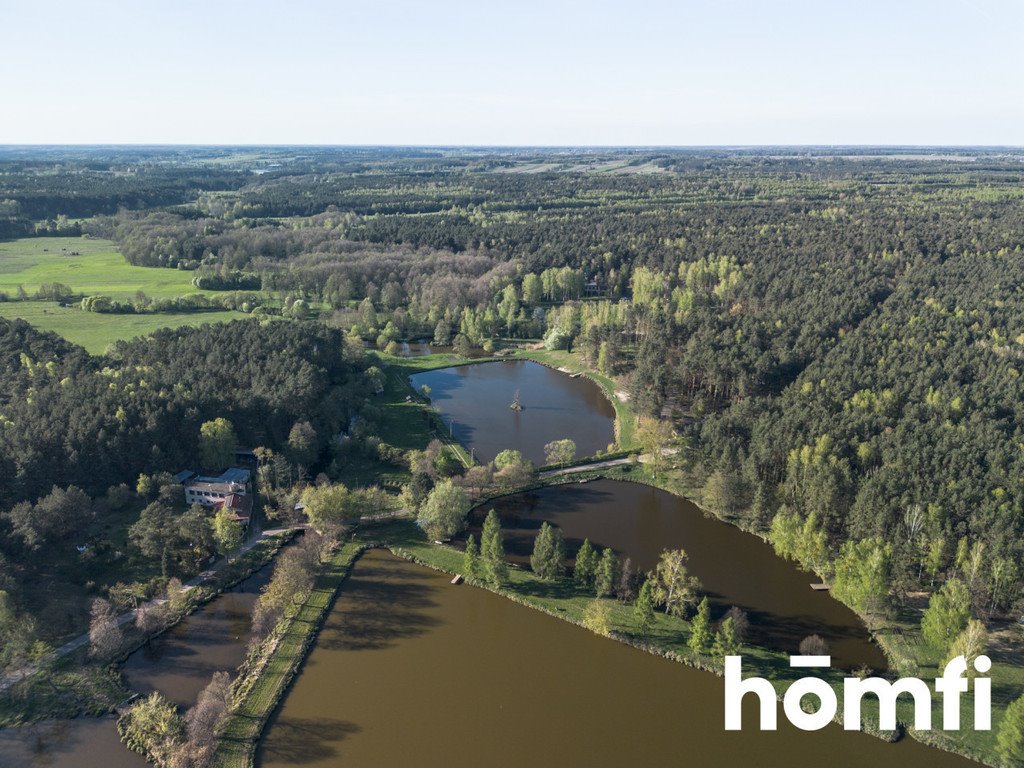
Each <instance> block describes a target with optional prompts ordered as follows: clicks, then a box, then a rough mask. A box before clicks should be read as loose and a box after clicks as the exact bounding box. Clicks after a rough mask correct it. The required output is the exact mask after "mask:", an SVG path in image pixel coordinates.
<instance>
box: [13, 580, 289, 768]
mask: <svg viewBox="0 0 1024 768" xmlns="http://www.w3.org/2000/svg"><path fill="white" fill-rule="evenodd" d="M271 573H272V566H269V565H268V566H265V567H264V568H262V569H261V570H259V571H257V572H256V573H254V574H253V575H252V576H250V577H249V578H247V579H246V580H244V581H242V582H240V583H239V584H237V585H235V586H234V587H232V588H231V589H229V590H227V591H225V592H224V593H222V594H221V595H219V596H217V597H216V598H214V599H213V600H211V601H210V602H209V603H207V604H206V605H204V606H203V607H202V608H200V609H199V610H198V611H196V612H195V613H193V614H191V615H190V616H187V617H185V618H184V619H183V620H182V621H180V622H179V623H178V624H176V625H175V626H174V627H172V628H171V629H170V630H168V631H167V632H165V633H163V634H162V635H160V636H158V637H156V638H155V639H154V640H153V641H152V642H151V643H150V644H149V645H147V646H144V647H142V648H141V649H139V650H138V651H135V652H134V653H133V654H131V655H130V656H129V657H128V659H127V660H126V661H125V663H124V666H123V668H122V672H123V673H124V677H125V681H126V682H127V684H128V687H129V688H131V689H132V690H133V691H136V692H138V693H141V694H148V693H151V692H152V691H160V693H162V694H163V695H164V696H166V697H167V698H168V699H169V700H171V701H173V702H174V703H175V704H178V705H179V706H181V707H182V708H187V707H189V706H191V705H192V704H193V703H194V702H195V700H196V697H197V696H198V694H199V692H200V691H201V690H202V689H203V688H205V687H206V684H207V683H209V682H210V678H211V677H212V676H213V673H214V672H220V671H226V672H230V673H232V674H234V673H235V670H236V668H237V667H238V665H239V664H241V663H242V660H243V659H244V658H245V648H246V645H247V644H248V642H249V630H250V624H251V616H252V609H253V605H254V604H255V602H256V598H257V597H258V596H259V592H260V590H261V589H262V588H263V586H264V585H265V584H266V583H267V582H268V581H269V580H270V576H271ZM146 765H147V763H146V761H145V760H143V759H142V756H141V755H137V754H135V753H133V752H130V751H128V750H127V749H126V748H125V747H124V745H122V744H121V742H120V739H119V738H118V734H117V726H116V724H115V719H114V717H113V716H109V717H100V718H95V717H79V718H75V719H73V720H54V721H46V722H42V723H35V724H32V725H29V726H25V727H22V728H9V729H2V730H0V767H3V768H6V766H25V767H26V768H37V767H38V768H43V766H46V767H47V768H142V767H143V766H146Z"/></svg>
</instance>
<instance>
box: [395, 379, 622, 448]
mask: <svg viewBox="0 0 1024 768" xmlns="http://www.w3.org/2000/svg"><path fill="white" fill-rule="evenodd" d="M410 381H411V382H412V385H413V386H414V387H415V388H416V389H419V388H420V387H421V386H422V385H424V384H426V385H427V386H428V387H430V390H431V393H430V399H431V401H432V402H433V404H434V405H435V406H436V407H437V408H438V410H439V411H440V412H441V414H442V415H443V416H444V418H445V422H446V423H450V424H451V426H452V434H453V436H454V437H455V438H456V439H457V440H458V441H459V442H460V443H462V444H463V445H465V446H466V447H467V448H471V449H473V450H474V451H475V452H476V458H477V459H478V460H480V461H490V460H492V459H493V458H494V457H495V456H497V455H498V454H499V453H500V452H501V451H503V450H505V449H506V448H515V449H517V450H519V451H522V453H523V455H524V456H526V458H528V459H530V460H531V461H533V462H535V463H536V464H538V465H540V464H544V463H545V461H544V446H545V444H547V443H549V442H551V441H552V440H561V439H564V438H569V439H571V440H574V441H575V442H576V449H577V450H576V453H577V455H578V456H591V455H593V454H594V453H595V452H597V451H599V450H601V451H603V450H605V449H606V448H607V447H608V445H609V444H610V443H612V442H614V440H615V409H614V408H613V407H612V404H611V403H610V402H609V401H608V398H606V397H605V396H604V393H603V392H602V391H601V389H600V387H598V386H597V385H596V384H595V383H594V382H592V381H590V380H589V379H587V378H584V377H582V376H580V377H577V378H572V377H570V376H568V375H567V374H564V373H560V372H558V371H555V370H552V369H550V368H547V367H545V366H543V365H540V364H539V363H534V362H531V361H529V360H506V361H501V362H494V363H486V364H479V365H459V366H455V367H453V368H441V369H438V370H435V371H426V372H424V373H417V374H415V375H414V376H412V377H410ZM516 390H519V397H520V402H521V403H522V404H523V406H524V410H522V411H515V410H513V409H512V408H510V407H509V406H510V405H511V403H512V400H513V398H514V397H515V393H516Z"/></svg>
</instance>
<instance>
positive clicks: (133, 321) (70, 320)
mask: <svg viewBox="0 0 1024 768" xmlns="http://www.w3.org/2000/svg"><path fill="white" fill-rule="evenodd" d="M167 271H170V270H167ZM0 317H5V318H8V319H13V318H21V319H22V320H25V321H26V322H29V323H31V324H32V325H34V326H35V327H36V328H39V329H40V330H42V331H53V332H54V333H57V334H59V335H61V336H63V337H64V338H65V339H67V340H68V341H70V342H73V343H75V344H80V345H81V346H83V347H85V349H86V350H88V352H90V353H91V354H94V355H99V354H102V353H103V352H104V350H106V348H107V347H108V346H110V345H111V344H113V343H114V342H115V341H119V340H121V339H132V338H135V337H136V336H145V335H147V334H150V333H152V332H153V331H155V330H157V329H158V328H177V327H178V326H181V325H202V324H204V323H216V322H218V321H221V320H234V319H236V318H241V317H246V315H245V314H244V313H242V312H232V311H224V312H167V313H161V314H153V315H113V314H111V315H106V314H100V313H97V312H83V311H82V310H80V309H78V308H77V307H70V308H69V307H61V306H58V305H57V304H56V303H55V302H52V301H10V302H0Z"/></svg>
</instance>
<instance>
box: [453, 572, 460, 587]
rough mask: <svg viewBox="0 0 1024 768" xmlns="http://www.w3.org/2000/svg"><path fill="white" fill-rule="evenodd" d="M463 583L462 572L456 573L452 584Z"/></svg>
mask: <svg viewBox="0 0 1024 768" xmlns="http://www.w3.org/2000/svg"><path fill="white" fill-rule="evenodd" d="M461 583H462V574H461V573H456V574H455V578H454V579H452V584H461Z"/></svg>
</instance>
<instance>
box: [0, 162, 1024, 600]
mask: <svg viewBox="0 0 1024 768" xmlns="http://www.w3.org/2000/svg"><path fill="white" fill-rule="evenodd" d="M125 152H126V153H127V154H124V155H119V154H118V153H117V151H115V150H101V149H96V150H92V151H87V150H80V152H79V154H77V155H76V154H74V153H72V154H70V155H51V154H48V153H46V152H43V151H40V152H39V153H37V154H35V155H33V154H32V153H31V152H29V151H28V150H25V151H24V152H22V153H20V154H19V153H11V154H9V155H7V156H2V157H0V168H2V173H0V220H3V221H4V222H6V223H5V224H3V225H0V226H3V227H6V229H3V230H2V231H0V235H2V234H5V233H6V234H8V235H10V234H21V233H24V232H28V231H35V232H37V233H38V234H47V233H51V232H54V231H57V230H58V229H59V226H63V227H65V229H66V228H67V227H69V226H74V227H77V228H79V229H81V230H82V231H84V232H87V233H89V234H91V235H94V236H100V237H107V238H110V239H112V240H114V241H115V242H116V243H117V244H118V245H119V247H120V249H121V250H122V252H123V253H124V255H125V257H126V259H127V260H128V261H129V262H131V263H132V264H137V265H142V266H148V267H154V268H167V269H179V270H190V271H194V272H195V275H196V277H195V278H194V284H196V285H202V286H203V287H207V288H210V289H213V290H225V291H248V292H249V294H247V295H246V296H245V299H244V302H242V301H241V300H239V301H237V302H235V304H233V306H236V305H237V306H239V307H240V308H243V311H249V312H252V313H253V314H284V315H287V314H290V315H292V316H294V317H299V318H304V317H314V318H320V319H322V320H326V321H327V325H325V324H323V323H316V322H312V321H309V320H306V321H304V322H303V324H302V325H295V324H293V323H270V324H269V325H261V324H259V323H257V322H252V323H238V324H233V325H229V326H214V327H213V328H209V329H204V330H201V331H198V330H197V331H175V332H162V333H158V334H156V335H155V336H154V337H153V338H152V339H151V340H148V341H137V342H131V343H124V344H122V345H120V346H119V347H118V349H117V350H116V352H115V354H114V355H113V358H112V359H95V358H89V357H88V356H86V355H84V354H83V353H82V352H81V351H80V350H76V349H74V348H71V347H70V346H69V345H67V344H65V343H62V342H61V341H60V340H59V339H57V338H54V337H46V336H43V335H41V334H37V333H35V332H33V331H32V330H31V329H29V328H27V327H25V326H24V325H23V324H17V323H16V324H8V325H7V326H5V327H4V329H3V346H2V354H3V360H4V369H3V374H2V375H3V377H4V378H3V382H2V383H3V387H2V391H3V392H4V395H3V401H2V407H0V413H2V416H0V418H2V420H3V424H4V425H5V427H4V429H3V432H2V433H0V438H2V440H3V457H2V460H0V481H2V488H3V491H2V493H3V499H2V502H3V504H6V505H11V504H14V503H15V502H18V501H22V500H25V499H35V498H38V497H40V496H42V495H43V494H44V493H46V492H47V491H49V489H50V488H51V486H53V485H55V484H56V485H58V486H65V485H68V484H73V485H76V486H81V487H82V488H85V489H87V490H89V491H95V490H102V489H103V488H106V487H108V486H110V485H111V484H114V483H116V482H122V481H124V480H125V478H126V477H128V476H131V475H133V473H135V474H137V473H138V472H139V471H148V470H150V469H151V468H153V467H156V466H167V465H169V464H177V463H182V462H185V461H187V460H188V457H189V455H190V453H191V452H192V451H193V450H194V439H195V434H196V431H197V429H198V427H199V424H201V423H202V422H204V421H205V420H207V419H209V418H213V417H214V416H226V417H227V418H230V419H231V420H232V421H233V422H234V423H235V424H236V425H237V426H238V428H239V431H240V436H241V437H243V438H244V441H245V442H247V443H252V444H265V445H268V446H275V445H280V444H281V442H282V441H283V440H285V439H286V437H287V434H288V431H289V429H290V428H291V427H292V425H293V424H294V423H295V422H296V421H297V420H299V419H309V420H311V421H313V422H315V423H316V427H317V430H316V431H317V433H318V434H322V435H326V434H330V432H331V430H336V429H337V427H338V425H339V424H340V423H342V422H343V421H344V420H345V419H347V418H348V417H349V416H350V415H351V414H352V412H353V410H352V408H351V407H350V406H351V404H352V403H353V402H355V401H356V399H357V398H356V394H355V393H354V391H350V390H354V389H357V388H358V386H362V385H361V384H355V383H351V384H349V383H347V382H354V381H355V379H352V378H351V373H352V367H351V365H350V364H349V363H348V362H347V361H346V359H345V357H344V355H343V354H342V351H341V350H342V349H343V347H344V344H343V342H342V332H344V333H345V334H347V336H348V337H349V338H350V339H351V338H358V339H361V340H363V341H364V342H365V343H367V344H369V345H371V346H373V345H376V346H379V347H380V348H382V349H383V348H386V347H387V345H388V344H390V343H393V342H395V341H397V340H401V339H416V338H428V339H433V340H435V341H436V342H438V343H451V342H452V341H453V340H454V341H456V342H461V343H463V344H472V345H475V346H484V348H485V349H486V348H487V347H486V345H487V344H488V343H493V342H496V341H500V340H502V339H539V338H543V339H544V341H545V343H546V344H547V345H548V346H549V348H563V349H564V348H571V349H575V350H578V351H580V352H582V353H583V354H584V356H585V357H586V358H587V359H588V360H589V361H590V362H591V364H592V365H593V366H594V367H599V368H600V369H601V370H602V371H603V372H604V373H607V374H608V375H612V376H615V377H617V379H618V380H619V381H621V382H623V384H624V386H626V387H627V388H629V389H630V391H631V395H632V401H633V403H634V404H635V406H636V407H637V409H638V410H639V411H641V412H642V413H644V414H648V415H652V416H655V415H661V416H663V417H665V418H667V419H670V420H671V421H672V423H673V424H674V425H675V427H676V429H677V431H678V435H679V442H680V444H681V445H683V446H684V447H685V449H686V450H685V451H684V455H685V458H686V472H687V473H688V478H689V481H690V482H691V483H692V484H696V485H701V486H706V487H707V488H708V489H709V493H708V494H707V498H708V499H709V500H712V503H713V504H714V505H715V506H716V507H717V509H716V511H719V512H722V513H723V514H727V515H730V516H732V517H734V518H743V519H744V520H745V524H747V525H749V526H751V527H753V528H756V529H758V530H760V531H763V532H765V533H767V534H769V535H773V536H777V535H780V531H782V530H783V529H785V528H786V527H787V526H788V527H789V529H793V528H794V526H795V527H796V528H798V529H800V530H801V531H802V532H803V533H802V534H801V535H805V536H810V537H824V541H825V548H826V551H827V552H828V553H831V554H833V555H834V554H835V553H837V552H839V550H840V548H841V547H842V545H843V544H844V543H845V542H848V541H860V540H873V541H878V540H885V541H887V542H891V543H892V546H893V549H894V551H893V556H892V560H893V570H892V576H891V580H892V586H893V587H894V590H895V592H896V594H897V595H899V594H903V593H905V592H907V591H909V590H914V589H918V588H925V589H927V588H929V587H930V586H931V583H930V581H929V576H928V573H931V574H932V576H931V581H934V574H935V573H936V572H937V571H938V570H950V571H952V570H958V569H960V570H962V565H963V563H964V562H965V561H966V559H967V558H968V557H969V556H970V554H971V553H974V556H975V559H976V561H977V562H978V563H980V564H981V565H979V568H978V569H976V570H975V571H973V572H972V577H971V579H970V585H969V586H970V588H971V590H972V598H973V600H974V603H975V605H976V606H982V605H984V606H986V610H987V611H988V612H990V613H991V612H992V611H1003V612H1006V611H1010V610H1012V609H1014V606H1016V609H1017V610H1018V611H1019V609H1020V599H1021V590H1020V586H1021V583H1022V579H1024V573H1022V572H1021V571H1020V569H1019V568H1018V566H1017V564H1018V563H1020V562H1021V561H1022V559H1024V549H1022V544H1021V541H1022V539H1024V486H1022V483H1021V480H1020V478H1021V477H1022V472H1024V432H1022V422H1024V405H1022V402H1024V385H1022V384H1021V373H1022V366H1024V304H1022V300H1024V297H1022V295H1021V291H1022V288H1021V286H1022V285H1024V266H1022V264H1024V259H1022V247H1024V204H1022V200H1024V185H1022V184H1021V180H1022V176H1021V174H1022V171H1024V165H1022V157H1021V155H1020V154H1014V153H1012V152H1000V151H996V150H960V151H956V152H954V151H950V152H942V153H940V152H926V151H910V150H908V151H901V152H899V153H887V152H885V151H884V150H874V151H872V150H826V149H810V150H792V149H779V150H763V151H739V150H736V151H729V150H708V151H697V150H657V151H655V150H578V151H573V150H545V151H541V150H487V149H479V150H465V151H459V150H444V149H436V150H433V149H431V150H426V149H424V150H407V151H403V150H387V149H372V148H366V149H336V150H332V149H329V148H324V149H315V148H276V149H268V150H265V151H262V152H258V153H247V152H243V151H241V150H238V151H237V153H234V154H233V153H232V151H231V150H215V149H209V150H198V149H197V150H195V151H194V152H192V153H187V152H184V150H177V151H174V152H172V151H170V150H167V151H166V152H164V153H163V154H162V153H161V152H160V151H159V150H157V149H153V150H145V151H144V150H136V151H134V154H132V153H130V152H129V151H127V150H126V151H125ZM218 152H219V153H220V154H218ZM182 153H184V154H182ZM60 217H64V218H60ZM79 218H80V219H82V220H81V221H78V220H76V221H73V222H72V221H71V219H79ZM58 225H59V226H58ZM243 305H244V306H243ZM328 326H331V327H330V328H329V327H328ZM460 337H461V339H460ZM328 394H331V396H327V395H328ZM712 490H713V491H714V492H713V493H711V492H710V491H712ZM816 540H819V539H816ZM806 564H807V565H809V566H815V565H817V564H818V563H816V562H813V561H812V562H807V563H806ZM1008 574H1009V575H1008Z"/></svg>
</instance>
